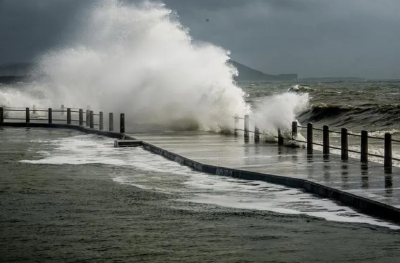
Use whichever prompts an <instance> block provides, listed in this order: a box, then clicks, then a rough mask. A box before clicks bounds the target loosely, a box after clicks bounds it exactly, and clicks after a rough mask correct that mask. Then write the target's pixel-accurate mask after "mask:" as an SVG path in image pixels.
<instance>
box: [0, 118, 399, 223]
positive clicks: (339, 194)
mask: <svg viewBox="0 0 400 263" xmlns="http://www.w3.org/2000/svg"><path fill="white" fill-rule="evenodd" d="M2 126H4V127H19V128H58V129H72V130H77V131H81V132H84V133H87V134H97V135H102V136H106V137H109V138H114V139H129V140H133V139H135V138H133V137H131V136H128V135H125V134H122V133H118V132H110V131H101V130H96V129H90V128H86V127H83V126H77V125H68V124H48V123H28V124H27V123H15V122H4V123H2V124H0V127H2ZM142 146H143V148H144V149H145V150H147V151H149V152H152V153H154V154H158V155H160V156H163V157H165V158H167V159H169V160H171V161H174V162H177V163H179V164H180V165H184V166H187V167H190V168H192V169H193V170H195V171H199V172H203V173H207V174H212V175H217V176H228V177H233V178H238V179H244V180H254V181H263V182H268V183H273V184H279V185H284V186H287V187H292V188H298V189H302V190H304V191H305V192H308V193H312V194H315V195H318V196H320V197H323V198H329V199H332V200H336V201H339V202H341V203H342V204H344V205H347V206H350V207H353V208H355V209H357V210H359V211H360V212H362V213H365V214H368V215H372V216H376V217H380V218H382V219H386V220H390V221H393V222H396V223H400V209H399V208H396V207H394V206H390V205H387V204H383V203H380V202H377V201H374V200H370V199H368V198H365V197H361V196H358V195H354V194H351V193H348V192H345V191H342V190H339V189H335V188H332V187H328V186H325V185H322V184H318V183H315V182H311V181H309V180H305V179H299V178H292V177H287V176H280V175H273V174H266V173H258V172H251V171H246V170H238V169H233V168H227V167H220V166H214V165H208V164H203V163H200V162H197V161H193V160H191V159H189V158H186V157H184V156H181V155H178V154H176V153H173V152H170V151H167V150H164V149H162V148H160V147H157V146H155V145H152V144H150V143H146V142H142Z"/></svg>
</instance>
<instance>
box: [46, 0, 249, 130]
mask: <svg viewBox="0 0 400 263" xmlns="http://www.w3.org/2000/svg"><path fill="white" fill-rule="evenodd" d="M85 20H86V21H84V22H85V23H84V24H85V25H84V26H82V27H81V28H79V30H78V32H76V33H75V35H74V37H75V39H74V41H73V42H74V45H73V46H69V47H65V48H61V49H58V50H54V51H51V52H48V53H47V54H45V55H44V56H43V57H42V58H41V59H40V62H39V67H40V71H41V72H42V73H44V74H45V75H46V76H48V83H47V84H46V87H45V92H44V93H45V94H46V97H48V98H50V100H51V101H52V102H54V104H55V105H54V106H59V105H61V104H65V105H68V106H69V107H85V105H90V106H91V109H93V110H100V109H101V110H103V111H104V112H114V113H119V112H124V113H126V117H127V124H128V125H129V124H135V125H139V124H140V125H146V124H148V125H153V124H156V125H157V126H162V127H164V128H166V127H168V128H177V129H204V130H220V129H221V128H229V127H231V126H232V118H233V116H234V115H235V114H239V115H243V114H246V113H248V112H249V110H250V109H249V106H248V105H247V104H246V103H245V101H244V95H245V94H244V92H243V91H242V90H241V89H240V88H239V87H237V86H236V85H235V83H234V80H233V76H234V75H235V74H237V71H236V69H235V68H234V67H232V66H230V65H229V64H227V61H228V59H229V52H227V51H225V50H223V49H222V48H219V47H216V46H214V45H211V44H208V43H197V42H194V41H193V40H192V39H191V37H190V35H189V33H188V30H186V29H185V28H184V27H182V25H181V24H180V23H179V22H178V20H177V17H176V15H174V13H172V12H171V11H170V10H168V9H167V8H166V7H165V6H164V5H162V4H155V3H149V2H145V3H143V4H140V5H126V4H123V3H121V2H119V1H113V0H105V1H102V2H101V4H99V5H96V6H95V7H94V8H92V9H91V10H90V12H89V14H87V18H86V19H85Z"/></svg>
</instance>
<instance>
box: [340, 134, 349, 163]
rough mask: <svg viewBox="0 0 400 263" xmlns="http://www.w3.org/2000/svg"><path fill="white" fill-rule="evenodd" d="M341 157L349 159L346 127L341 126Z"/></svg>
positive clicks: (344, 159)
mask: <svg viewBox="0 0 400 263" xmlns="http://www.w3.org/2000/svg"><path fill="white" fill-rule="evenodd" d="M341 157H342V160H343V161H347V160H348V159H349V140H348V133H347V129H346V128H342V131H341Z"/></svg>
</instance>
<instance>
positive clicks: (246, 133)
mask: <svg viewBox="0 0 400 263" xmlns="http://www.w3.org/2000/svg"><path fill="white" fill-rule="evenodd" d="M244 138H245V139H249V115H244Z"/></svg>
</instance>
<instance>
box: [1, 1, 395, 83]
mask: <svg viewBox="0 0 400 263" xmlns="http://www.w3.org/2000/svg"><path fill="white" fill-rule="evenodd" d="M125 1H126V2H137V1H133V0H125ZM93 2H97V1H96V0H89V1H81V0H36V1H26V0H0V63H5V62H12V61H26V60H31V59H32V58H34V57H35V56H36V55H38V54H40V53H42V52H44V51H45V50H47V49H49V48H53V47H55V46H57V45H60V44H63V43H65V42H67V41H68V40H69V38H68V33H69V32H72V31H73V27H76V26H79V21H78V22H77V21H74V20H77V19H78V17H79V15H80V14H82V13H84V12H85V11H86V9H87V8H88V6H89V5H91V4H92V3H93ZM163 2H164V3H165V4H166V5H167V6H168V7H169V8H171V9H173V10H175V11H176V12H177V13H178V15H179V19H180V21H181V22H182V24H183V25H184V26H186V27H188V28H189V29H190V32H191V34H192V35H193V37H194V39H198V40H201V41H209V42H212V43H216V44H217V45H220V46H222V47H224V48H227V49H229V50H231V52H232V57H233V58H234V59H236V60H238V61H240V62H243V63H245V64H248V65H250V66H253V67H255V68H258V69H260V70H262V71H265V72H267V73H283V72H285V73H289V72H296V73H299V74H300V75H301V76H359V77H371V78H400V70H398V69H399V68H400V34H398V33H397V32H398V28H400V16H399V14H400V1H398V0H380V1H376V0H352V1H348V0H335V1H331V0H165V1H163Z"/></svg>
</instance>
